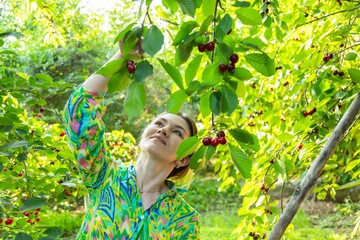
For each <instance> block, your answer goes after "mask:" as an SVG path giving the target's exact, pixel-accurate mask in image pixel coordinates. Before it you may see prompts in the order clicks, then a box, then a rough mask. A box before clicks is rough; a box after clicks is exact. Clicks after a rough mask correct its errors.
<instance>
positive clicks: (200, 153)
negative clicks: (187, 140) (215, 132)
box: [190, 145, 206, 170]
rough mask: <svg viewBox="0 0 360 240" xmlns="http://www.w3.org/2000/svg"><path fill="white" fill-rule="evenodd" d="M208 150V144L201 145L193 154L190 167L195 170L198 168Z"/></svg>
mask: <svg viewBox="0 0 360 240" xmlns="http://www.w3.org/2000/svg"><path fill="white" fill-rule="evenodd" d="M205 151H206V146H204V145H201V146H200V147H199V148H198V149H197V150H196V151H195V152H194V154H193V155H192V156H191V158H190V168H191V169H193V170H198V169H199V167H200V164H201V161H200V160H202V159H203V158H204V154H205Z"/></svg>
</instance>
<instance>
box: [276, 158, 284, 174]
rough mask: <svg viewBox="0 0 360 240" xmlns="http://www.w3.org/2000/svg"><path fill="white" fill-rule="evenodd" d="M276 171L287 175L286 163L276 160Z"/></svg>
mask: <svg viewBox="0 0 360 240" xmlns="http://www.w3.org/2000/svg"><path fill="white" fill-rule="evenodd" d="M274 169H275V172H277V173H279V174H285V173H286V167H285V163H284V162H283V161H281V160H276V161H275V162H274Z"/></svg>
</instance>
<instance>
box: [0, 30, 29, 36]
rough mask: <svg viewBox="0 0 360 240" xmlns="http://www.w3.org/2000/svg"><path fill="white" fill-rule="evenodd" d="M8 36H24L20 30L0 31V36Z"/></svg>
mask: <svg viewBox="0 0 360 240" xmlns="http://www.w3.org/2000/svg"><path fill="white" fill-rule="evenodd" d="M9 36H13V37H16V38H21V37H22V36H24V34H22V33H21V32H15V31H11V32H3V33H0V38H5V37H9Z"/></svg>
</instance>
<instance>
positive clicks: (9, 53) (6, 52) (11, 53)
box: [0, 50, 17, 55]
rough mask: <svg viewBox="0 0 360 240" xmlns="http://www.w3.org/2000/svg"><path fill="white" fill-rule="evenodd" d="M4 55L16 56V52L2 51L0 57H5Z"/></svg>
mask: <svg viewBox="0 0 360 240" xmlns="http://www.w3.org/2000/svg"><path fill="white" fill-rule="evenodd" d="M5 54H7V55H17V53H16V52H14V51H11V50H3V51H0V55H5Z"/></svg>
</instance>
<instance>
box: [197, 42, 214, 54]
mask: <svg viewBox="0 0 360 240" xmlns="http://www.w3.org/2000/svg"><path fill="white" fill-rule="evenodd" d="M214 49H215V43H214V42H213V41H210V42H208V43H206V44H199V45H198V50H199V52H205V51H206V50H207V51H209V52H211V51H214Z"/></svg>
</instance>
